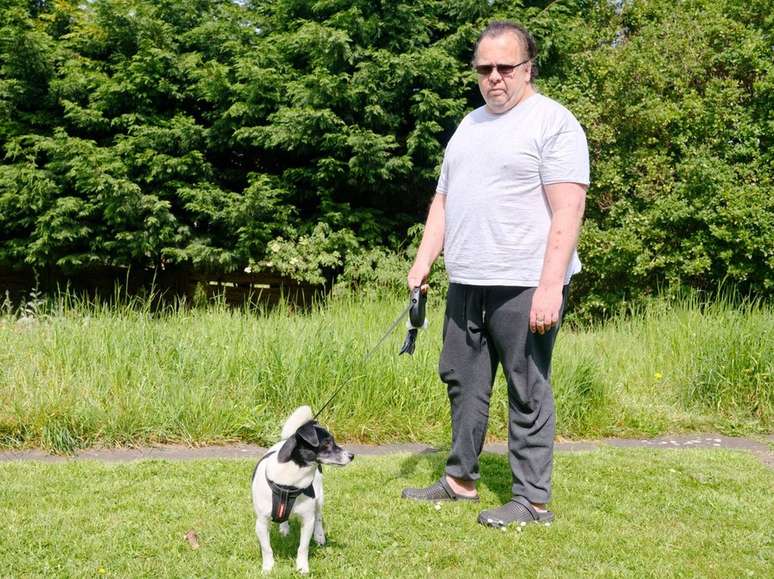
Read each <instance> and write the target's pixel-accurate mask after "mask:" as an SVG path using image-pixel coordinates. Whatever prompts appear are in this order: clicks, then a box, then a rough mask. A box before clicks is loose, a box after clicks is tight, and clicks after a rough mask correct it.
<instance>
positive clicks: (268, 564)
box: [261, 559, 274, 575]
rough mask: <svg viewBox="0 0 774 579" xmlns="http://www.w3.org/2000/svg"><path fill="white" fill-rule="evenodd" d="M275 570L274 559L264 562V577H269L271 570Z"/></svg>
mask: <svg viewBox="0 0 774 579" xmlns="http://www.w3.org/2000/svg"><path fill="white" fill-rule="evenodd" d="M273 568H274V560H273V559H272V560H270V561H264V562H263V566H262V568H261V572H262V573H263V574H264V575H268V574H269V573H271V570H272V569H273Z"/></svg>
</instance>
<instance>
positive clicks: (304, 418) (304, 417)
mask: <svg viewBox="0 0 774 579" xmlns="http://www.w3.org/2000/svg"><path fill="white" fill-rule="evenodd" d="M313 419H314V415H313V414H312V409H311V408H310V407H309V406H299V407H298V408H296V409H295V411H294V412H293V414H291V415H290V417H289V418H288V419H287V421H285V426H283V427H282V440H286V439H288V438H290V437H291V436H293V435H294V434H295V432H296V430H298V429H299V428H301V427H302V426H303V425H304V424H306V423H307V422H309V421H310V420H313Z"/></svg>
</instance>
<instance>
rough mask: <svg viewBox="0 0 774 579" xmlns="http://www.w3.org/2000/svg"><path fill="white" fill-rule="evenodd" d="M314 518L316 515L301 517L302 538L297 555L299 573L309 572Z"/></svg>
mask: <svg viewBox="0 0 774 579" xmlns="http://www.w3.org/2000/svg"><path fill="white" fill-rule="evenodd" d="M314 520H315V517H314V515H312V516H310V517H303V518H302V519H301V539H300V540H299V543H298V554H297V555H296V569H297V570H298V572H299V573H309V542H310V541H311V540H312V531H313V530H314Z"/></svg>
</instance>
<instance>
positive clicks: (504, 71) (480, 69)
mask: <svg viewBox="0 0 774 579" xmlns="http://www.w3.org/2000/svg"><path fill="white" fill-rule="evenodd" d="M530 60H531V59H529V58H528V59H527V60H522V61H521V62H520V63H519V64H479V65H476V66H474V67H473V68H475V69H476V72H477V73H478V74H479V75H481V76H489V75H490V74H492V71H493V70H496V71H497V73H498V74H499V75H500V76H510V75H512V74H513V71H514V70H516V69H517V68H519V67H520V66H521V65H522V64H525V63H527V62H529V61H530Z"/></svg>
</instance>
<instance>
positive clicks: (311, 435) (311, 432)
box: [296, 422, 320, 448]
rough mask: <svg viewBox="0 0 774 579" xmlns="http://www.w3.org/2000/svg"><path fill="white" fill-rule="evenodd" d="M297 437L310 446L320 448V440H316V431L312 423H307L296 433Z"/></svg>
mask: <svg viewBox="0 0 774 579" xmlns="http://www.w3.org/2000/svg"><path fill="white" fill-rule="evenodd" d="M296 434H297V435H298V436H300V437H301V438H303V439H304V441H305V442H307V443H308V444H309V445H310V446H313V447H315V448H317V447H318V446H320V439H319V438H317V429H316V428H315V426H314V422H307V423H306V424H304V425H303V426H302V427H301V428H299V429H298V431H297V432H296Z"/></svg>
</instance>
